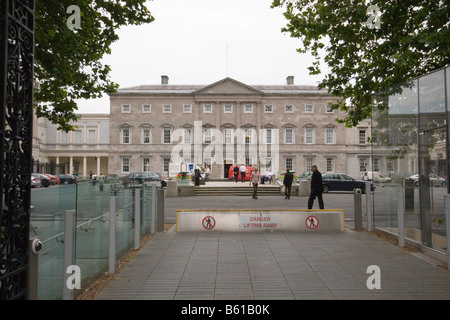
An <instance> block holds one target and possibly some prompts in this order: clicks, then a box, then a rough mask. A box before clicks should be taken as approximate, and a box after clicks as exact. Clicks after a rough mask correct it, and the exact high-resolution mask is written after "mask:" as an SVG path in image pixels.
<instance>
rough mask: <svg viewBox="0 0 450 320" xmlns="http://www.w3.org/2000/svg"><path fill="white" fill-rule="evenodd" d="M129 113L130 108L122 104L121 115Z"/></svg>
mask: <svg viewBox="0 0 450 320" xmlns="http://www.w3.org/2000/svg"><path fill="white" fill-rule="evenodd" d="M130 112H131V106H130V105H129V104H123V105H122V113H130Z"/></svg>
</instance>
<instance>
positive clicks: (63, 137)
mask: <svg viewBox="0 0 450 320" xmlns="http://www.w3.org/2000/svg"><path fill="white" fill-rule="evenodd" d="M68 143H69V135H68V133H67V132H65V131H64V132H61V144H68Z"/></svg>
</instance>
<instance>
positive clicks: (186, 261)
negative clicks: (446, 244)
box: [97, 228, 450, 300]
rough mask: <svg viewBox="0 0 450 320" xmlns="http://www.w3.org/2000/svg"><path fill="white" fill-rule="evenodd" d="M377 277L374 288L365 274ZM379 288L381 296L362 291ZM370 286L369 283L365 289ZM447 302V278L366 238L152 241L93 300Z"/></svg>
mask: <svg viewBox="0 0 450 320" xmlns="http://www.w3.org/2000/svg"><path fill="white" fill-rule="evenodd" d="M372 265H376V266H378V267H379V268H380V269H379V270H380V273H379V274H380V275H381V277H380V279H379V280H380V281H379V282H377V281H375V280H373V279H374V275H375V273H374V274H373V273H372V272H370V273H367V271H368V270H367V269H368V267H369V266H372ZM368 279H369V283H370V284H375V283H379V284H380V289H376V288H375V289H369V288H368V286H367V282H368ZM372 280H373V281H372ZM127 299H132V300H145V299H148V300H153V299H163V300H195V299H201V300H236V299H237V300H275V299H279V300H293V299H305V300H312V299H350V300H351V299H408V300H410V299H414V300H416V299H445V300H449V299H450V272H448V271H447V270H445V269H442V268H440V267H438V266H435V265H433V264H430V263H429V262H426V261H424V260H423V259H421V258H419V257H418V256H416V255H414V254H411V253H408V252H405V251H403V250H402V249H400V248H398V247H396V246H393V245H391V244H390V243H388V242H386V241H384V240H382V239H379V238H377V237H375V236H373V235H371V234H369V233H367V232H364V231H362V232H356V231H352V230H350V229H349V228H347V230H346V231H345V232H343V233H329V232H314V233H309V232H305V233H291V232H289V233H288V232H279V231H278V232H261V233H260V232H253V233H218V232H200V233H176V232H175V231H174V228H172V229H171V230H170V231H169V232H167V233H158V234H157V235H156V236H155V237H154V238H153V239H152V240H151V241H149V242H148V243H147V245H146V246H145V247H144V248H142V249H141V250H140V251H139V253H138V254H137V255H136V257H135V258H134V260H133V261H132V262H130V263H129V265H127V266H126V267H125V269H124V270H123V271H122V272H121V273H120V274H118V275H117V280H113V281H112V282H111V283H110V285H109V286H108V287H107V288H105V289H104V290H103V292H101V293H100V294H99V295H98V296H97V300H127Z"/></svg>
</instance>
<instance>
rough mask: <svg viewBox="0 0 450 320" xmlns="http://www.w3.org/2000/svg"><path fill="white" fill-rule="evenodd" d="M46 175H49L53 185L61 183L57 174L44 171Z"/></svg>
mask: <svg viewBox="0 0 450 320" xmlns="http://www.w3.org/2000/svg"><path fill="white" fill-rule="evenodd" d="M44 175H45V176H47V177H49V178H50V180H51V182H50V184H51V185H55V184H59V178H58V177H57V176H54V175H52V174H48V173H44Z"/></svg>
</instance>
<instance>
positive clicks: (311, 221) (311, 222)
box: [305, 216, 319, 229]
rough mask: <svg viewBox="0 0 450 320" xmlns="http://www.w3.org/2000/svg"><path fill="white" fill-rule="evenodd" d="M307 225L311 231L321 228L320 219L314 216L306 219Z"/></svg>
mask: <svg viewBox="0 0 450 320" xmlns="http://www.w3.org/2000/svg"><path fill="white" fill-rule="evenodd" d="M305 224H306V226H307V227H308V228H309V229H316V228H317V227H318V226H319V219H317V218H316V217H314V216H309V217H308V218H306V220H305Z"/></svg>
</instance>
